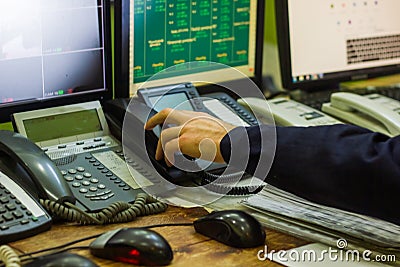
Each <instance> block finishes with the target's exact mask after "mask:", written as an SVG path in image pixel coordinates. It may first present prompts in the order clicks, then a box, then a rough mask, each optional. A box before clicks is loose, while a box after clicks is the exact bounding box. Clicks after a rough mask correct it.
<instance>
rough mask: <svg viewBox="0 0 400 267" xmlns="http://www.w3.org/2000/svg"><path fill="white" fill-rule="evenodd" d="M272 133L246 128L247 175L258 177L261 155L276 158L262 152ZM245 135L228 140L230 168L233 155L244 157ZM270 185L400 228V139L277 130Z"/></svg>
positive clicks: (340, 130) (349, 131)
mask: <svg viewBox="0 0 400 267" xmlns="http://www.w3.org/2000/svg"><path fill="white" fill-rule="evenodd" d="M242 129H243V128H242ZM272 129H273V127H272V126H266V125H264V126H261V127H248V128H245V132H246V133H247V135H248V136H249V140H250V155H249V164H248V165H247V169H246V171H247V172H249V173H251V174H254V171H255V166H256V164H257V161H258V159H259V158H260V155H262V154H270V153H271V145H270V146H268V145H266V146H263V147H261V146H260V140H261V137H260V136H261V135H262V134H263V133H265V132H271V131H272ZM243 133H244V131H243V130H242V131H241V130H238V128H236V129H234V130H232V131H231V132H230V133H229V134H228V135H227V136H225V137H224V139H223V140H222V142H221V152H222V154H223V157H224V159H225V160H226V161H227V162H229V159H230V157H231V155H230V153H231V152H230V151H238V150H237V149H235V143H234V142H235V141H236V140H240V139H241V138H243V136H242V135H243ZM239 135H240V136H239ZM271 143H273V142H272V141H271ZM231 145H232V149H231V148H230V146H231ZM239 151H240V150H239ZM232 153H234V152H232ZM267 182H268V183H270V184H272V185H274V186H276V187H279V188H281V189H284V190H286V191H288V192H291V193H294V194H296V195H298V196H300V197H303V198H306V199H308V200H311V201H315V202H317V203H320V204H325V205H328V206H332V207H336V208H341V209H344V210H348V211H353V212H358V213H361V214H366V215H370V216H374V217H378V218H381V219H384V220H387V221H391V222H394V223H396V224H400V208H399V205H398V204H397V201H396V199H395V196H397V195H398V194H399V192H400V136H398V137H393V138H389V137H387V136H385V135H382V134H379V133H373V132H371V131H369V130H366V129H364V128H361V127H357V126H351V125H331V126H318V127H307V128H306V127H276V151H275V157H274V159H273V163H272V166H271V168H270V171H269V174H268V176H267Z"/></svg>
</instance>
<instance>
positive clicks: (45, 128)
mask: <svg viewBox="0 0 400 267" xmlns="http://www.w3.org/2000/svg"><path fill="white" fill-rule="evenodd" d="M77 122H80V123H77ZM24 126H25V129H26V135H27V137H28V138H29V139H30V140H32V141H33V142H41V141H45V140H53V139H57V138H63V137H68V136H75V135H80V134H86V133H92V132H98V131H102V130H103V129H102V127H101V122H100V119H99V116H98V114H97V110H96V109H89V110H82V111H76V112H69V113H63V114H56V115H50V116H44V117H39V118H34V119H27V120H24Z"/></svg>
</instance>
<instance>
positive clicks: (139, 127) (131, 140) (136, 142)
mask: <svg viewBox="0 0 400 267" xmlns="http://www.w3.org/2000/svg"><path fill="white" fill-rule="evenodd" d="M126 101H127V100H114V101H111V102H109V103H108V104H106V105H108V108H110V105H112V106H113V107H112V109H113V110H114V113H113V114H118V113H120V112H121V109H124V108H125V111H126V113H125V114H124V117H123V119H122V121H123V122H124V127H123V129H120V131H121V132H122V134H121V140H122V136H123V140H122V141H123V145H124V149H130V150H131V151H132V152H133V153H134V154H135V155H136V156H139V157H140V158H141V159H142V160H143V161H144V162H146V163H148V164H151V165H152V166H153V167H154V168H155V169H156V170H157V172H158V173H159V174H160V175H162V176H163V177H165V178H166V179H167V180H169V181H171V182H174V183H179V182H182V181H186V180H188V175H189V174H187V173H186V172H184V171H182V170H180V169H178V168H176V167H174V166H172V167H168V166H167V165H166V164H165V162H164V161H163V160H160V161H157V160H156V159H155V153H156V148H157V143H158V138H159V134H160V131H161V130H160V128H161V127H160V126H157V127H156V128H155V129H153V130H150V131H144V124H145V123H146V121H147V120H148V119H149V118H150V117H152V116H153V115H155V114H156V113H157V112H156V111H155V110H153V109H152V108H150V107H148V106H147V105H145V104H144V103H142V102H140V101H138V100H137V99H130V100H129V101H130V104H129V105H126ZM108 115H109V113H108ZM116 116H118V115H116ZM108 119H109V120H110V119H112V118H110V116H108ZM120 119H121V118H120ZM120 127H122V125H121V124H120ZM111 129H112V128H111ZM117 132H118V130H117ZM125 152H126V153H125V154H128V155H129V152H127V151H125ZM130 155H131V154H130Z"/></svg>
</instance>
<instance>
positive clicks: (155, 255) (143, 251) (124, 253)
mask: <svg viewBox="0 0 400 267" xmlns="http://www.w3.org/2000/svg"><path fill="white" fill-rule="evenodd" d="M89 248H90V252H91V253H92V255H94V256H97V257H100V258H105V259H110V260H114V261H121V262H125V263H131V264H135V265H147V266H154V265H167V264H169V263H170V262H171V261H172V259H173V253H172V249H171V246H170V245H169V244H168V242H167V240H165V238H164V237H162V236H161V235H160V234H158V233H157V232H154V231H152V230H149V229H145V228H120V229H116V230H113V231H109V232H106V233H104V234H102V235H101V236H99V237H98V238H96V239H95V240H94V241H93V242H92V243H90V245H89Z"/></svg>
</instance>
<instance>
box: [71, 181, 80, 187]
mask: <svg viewBox="0 0 400 267" xmlns="http://www.w3.org/2000/svg"><path fill="white" fill-rule="evenodd" d="M72 186H73V187H80V186H81V183H78V182H75V183H72Z"/></svg>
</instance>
